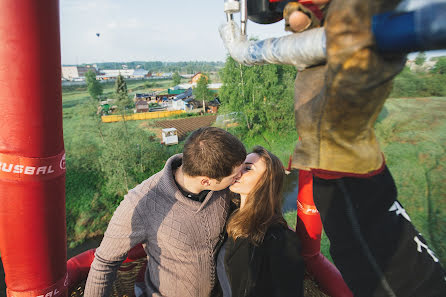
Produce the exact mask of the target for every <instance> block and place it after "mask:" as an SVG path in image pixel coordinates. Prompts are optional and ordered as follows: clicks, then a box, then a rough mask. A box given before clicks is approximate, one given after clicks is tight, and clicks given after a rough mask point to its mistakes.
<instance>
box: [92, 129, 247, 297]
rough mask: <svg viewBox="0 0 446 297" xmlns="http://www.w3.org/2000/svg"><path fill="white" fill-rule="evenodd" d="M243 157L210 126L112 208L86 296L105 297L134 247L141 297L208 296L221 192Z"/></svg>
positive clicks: (223, 201) (224, 203) (224, 194)
mask: <svg viewBox="0 0 446 297" xmlns="http://www.w3.org/2000/svg"><path fill="white" fill-rule="evenodd" d="M245 157H246V150H245V147H244V146H243V144H242V143H241V142H240V140H238V139H237V138H236V137H235V136H233V135H231V134H230V133H228V132H226V131H224V130H222V129H219V128H214V127H208V128H201V129H198V130H196V131H194V132H193V133H192V134H191V135H190V136H189V138H188V139H187V140H186V142H185V145H184V150H183V154H178V155H175V156H172V157H171V158H170V159H169V160H168V161H167V162H166V165H165V167H164V169H163V170H161V171H160V172H158V173H157V174H155V175H153V176H152V177H150V178H149V179H147V180H145V181H144V182H142V183H141V184H140V185H138V186H137V187H135V188H134V189H132V190H131V191H129V193H128V194H127V195H126V196H125V198H124V200H123V201H122V202H121V204H120V205H119V207H118V208H117V209H116V211H115V213H114V215H113V217H112V219H111V221H110V223H109V226H108V228H107V231H106V232H105V234H104V239H103V240H102V243H101V245H100V246H99V248H98V249H97V250H96V254H95V259H94V261H93V263H92V265H91V269H90V274H89V276H88V279H87V284H86V287H85V296H86V297H93V296H94V297H97V296H109V295H110V292H111V287H112V283H113V281H114V279H115V276H116V271H117V269H118V267H119V266H120V265H121V263H122V261H123V260H124V259H125V258H126V257H127V252H128V251H129V250H130V249H131V248H132V247H134V246H135V245H137V244H139V243H142V244H143V247H144V249H145V251H146V253H147V260H148V264H147V270H146V274H145V285H146V290H147V292H146V293H147V295H148V296H155V297H187V296H190V297H200V296H202V297H207V296H210V295H211V292H212V290H213V288H214V286H215V285H216V283H217V281H216V276H215V256H216V252H217V246H218V243H219V241H220V238H221V236H220V235H221V234H222V232H223V229H224V226H225V222H226V219H227V216H228V208H229V197H228V190H227V187H228V186H229V185H231V184H232V183H233V181H234V179H235V178H236V177H237V176H238V174H239V172H240V169H241V166H242V164H243V162H244V160H245Z"/></svg>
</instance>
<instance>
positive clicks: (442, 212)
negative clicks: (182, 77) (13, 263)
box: [63, 81, 446, 262]
mask: <svg viewBox="0 0 446 297" xmlns="http://www.w3.org/2000/svg"><path fill="white" fill-rule="evenodd" d="M157 83H158V84H159V85H158V86H151V87H154V88H155V87H168V86H169V84H171V81H162V82H157ZM105 86H106V87H105V89H104V93H105V94H106V95H110V96H111V95H112V93H113V85H112V84H109V85H105ZM146 87H147V85H145V83H144V82H142V81H139V82H138V81H136V82H135V81H130V82H129V83H128V88H129V90H131V92H129V94H130V95H131V94H133V93H134V92H136V91H138V92H145V91H150V88H146ZM96 110H97V102H93V101H92V100H91V99H90V97H89V96H88V93H87V92H86V90H85V89H69V90H64V92H63V115H64V140H65V147H66V152H67V187H66V189H67V191H66V201H67V203H66V207H67V229H68V230H67V231H68V241H69V245H70V246H71V247H73V246H76V245H78V244H79V243H82V242H83V241H84V240H86V239H88V238H91V237H95V236H98V235H102V234H103V232H104V231H105V228H106V226H107V224H108V221H109V219H110V218H111V215H112V214H113V211H114V209H115V208H116V207H117V205H118V204H119V202H120V201H121V199H122V198H123V196H124V195H125V193H126V191H127V190H128V189H131V188H132V187H134V186H135V185H136V184H138V183H140V182H141V181H142V180H144V179H145V178H147V177H149V176H150V175H152V174H153V173H155V172H157V171H158V170H160V169H161V168H162V166H163V165H164V161H165V160H166V159H167V158H168V157H169V156H170V155H172V154H174V153H177V152H180V151H181V149H182V144H181V143H180V145H178V146H173V147H164V146H161V145H160V144H159V140H158V139H156V137H155V135H154V134H153V133H152V132H151V131H150V130H149V129H147V127H150V126H151V122H150V121H131V122H129V121H128V122H119V123H113V124H103V123H101V122H100V118H99V116H97V115H96ZM445 111H446V97H424V98H404V99H397V98H390V99H388V100H387V102H386V104H385V106H384V108H383V110H382V112H381V114H380V116H379V118H378V121H377V123H376V126H375V127H376V134H377V136H378V139H379V141H380V144H381V148H382V150H383V151H384V154H385V156H386V161H387V164H388V166H389V168H390V170H391V172H392V174H393V176H394V179H395V181H396V184H397V188H398V195H399V196H398V197H399V200H400V201H401V203H402V204H403V205H404V206H405V208H406V210H407V212H408V213H409V215H410V217H411V219H412V222H413V223H414V225H415V226H416V227H417V229H418V230H419V231H420V232H421V233H422V234H423V236H424V237H425V238H426V239H427V241H428V242H429V244H430V245H431V247H432V249H433V250H434V251H435V252H436V253H437V254H438V255H439V256H440V258H441V259H442V262H445V261H446V154H445V150H446V113H445ZM291 116H292V115H291ZM232 132H234V133H235V134H236V135H237V136H239V137H240V138H241V139H242V141H243V142H244V143H245V145H246V147H247V149H248V150H249V149H251V148H252V147H253V146H254V145H262V146H264V147H266V148H267V149H269V150H271V151H272V152H273V153H275V154H276V155H278V156H279V158H280V159H281V160H282V162H283V163H284V165H285V166H286V165H287V164H288V160H289V156H290V154H292V151H293V148H294V146H295V144H296V141H297V133H296V132H295V130H293V129H289V130H286V131H280V132H275V131H274V132H272V131H263V132H262V133H259V134H256V135H254V136H252V135H249V136H248V135H246V134H238V132H237V129H235V130H234V131H232ZM285 217H286V219H287V221H288V222H289V224H290V226H294V225H295V220H296V214H295V212H291V213H287V214H285ZM328 248H329V243H328V240H327V239H326V237H325V236H323V240H322V251H323V253H324V254H325V255H328Z"/></svg>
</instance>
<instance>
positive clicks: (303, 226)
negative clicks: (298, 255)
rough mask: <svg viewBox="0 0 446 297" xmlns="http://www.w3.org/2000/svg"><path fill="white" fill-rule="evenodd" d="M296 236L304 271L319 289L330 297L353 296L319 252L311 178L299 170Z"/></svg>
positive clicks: (318, 219) (319, 224)
mask: <svg viewBox="0 0 446 297" xmlns="http://www.w3.org/2000/svg"><path fill="white" fill-rule="evenodd" d="M296 233H297V234H298V235H299V237H300V239H301V240H302V256H303V258H304V261H305V268H306V270H307V272H308V273H309V274H310V275H311V276H312V277H313V278H314V279H315V280H316V282H317V283H318V284H319V286H320V287H321V290H322V291H323V292H324V293H326V294H327V295H329V296H332V297H351V296H353V294H352V292H351V291H350V289H349V288H348V287H347V285H346V284H345V282H344V280H343V278H342V276H341V274H340V273H339V271H338V269H337V268H336V267H335V266H334V265H333V264H332V263H331V262H330V261H328V260H327V259H326V258H325V257H324V256H323V255H322V254H321V252H320V250H321V234H322V222H321V217H320V215H319V212H318V211H317V209H316V206H315V205H314V201H313V175H312V173H311V172H310V171H305V170H299V190H298V196H297V225H296Z"/></svg>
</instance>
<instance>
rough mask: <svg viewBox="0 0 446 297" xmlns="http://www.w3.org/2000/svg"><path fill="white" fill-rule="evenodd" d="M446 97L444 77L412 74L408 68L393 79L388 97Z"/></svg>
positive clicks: (440, 75) (445, 79)
mask: <svg viewBox="0 0 446 297" xmlns="http://www.w3.org/2000/svg"><path fill="white" fill-rule="evenodd" d="M428 96H446V75H444V74H436V73H433V74H432V73H417V72H412V71H411V70H410V69H409V68H408V67H405V68H404V70H403V71H402V72H401V73H400V74H399V75H398V76H397V77H396V78H395V81H394V83H393V90H392V93H391V94H390V97H394V98H398V97H428Z"/></svg>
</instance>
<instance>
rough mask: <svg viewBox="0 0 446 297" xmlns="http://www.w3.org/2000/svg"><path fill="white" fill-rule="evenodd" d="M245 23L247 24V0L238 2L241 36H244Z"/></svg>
mask: <svg viewBox="0 0 446 297" xmlns="http://www.w3.org/2000/svg"><path fill="white" fill-rule="evenodd" d="M247 23H248V6H247V0H240V32H241V35H242V36H246V25H247Z"/></svg>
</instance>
